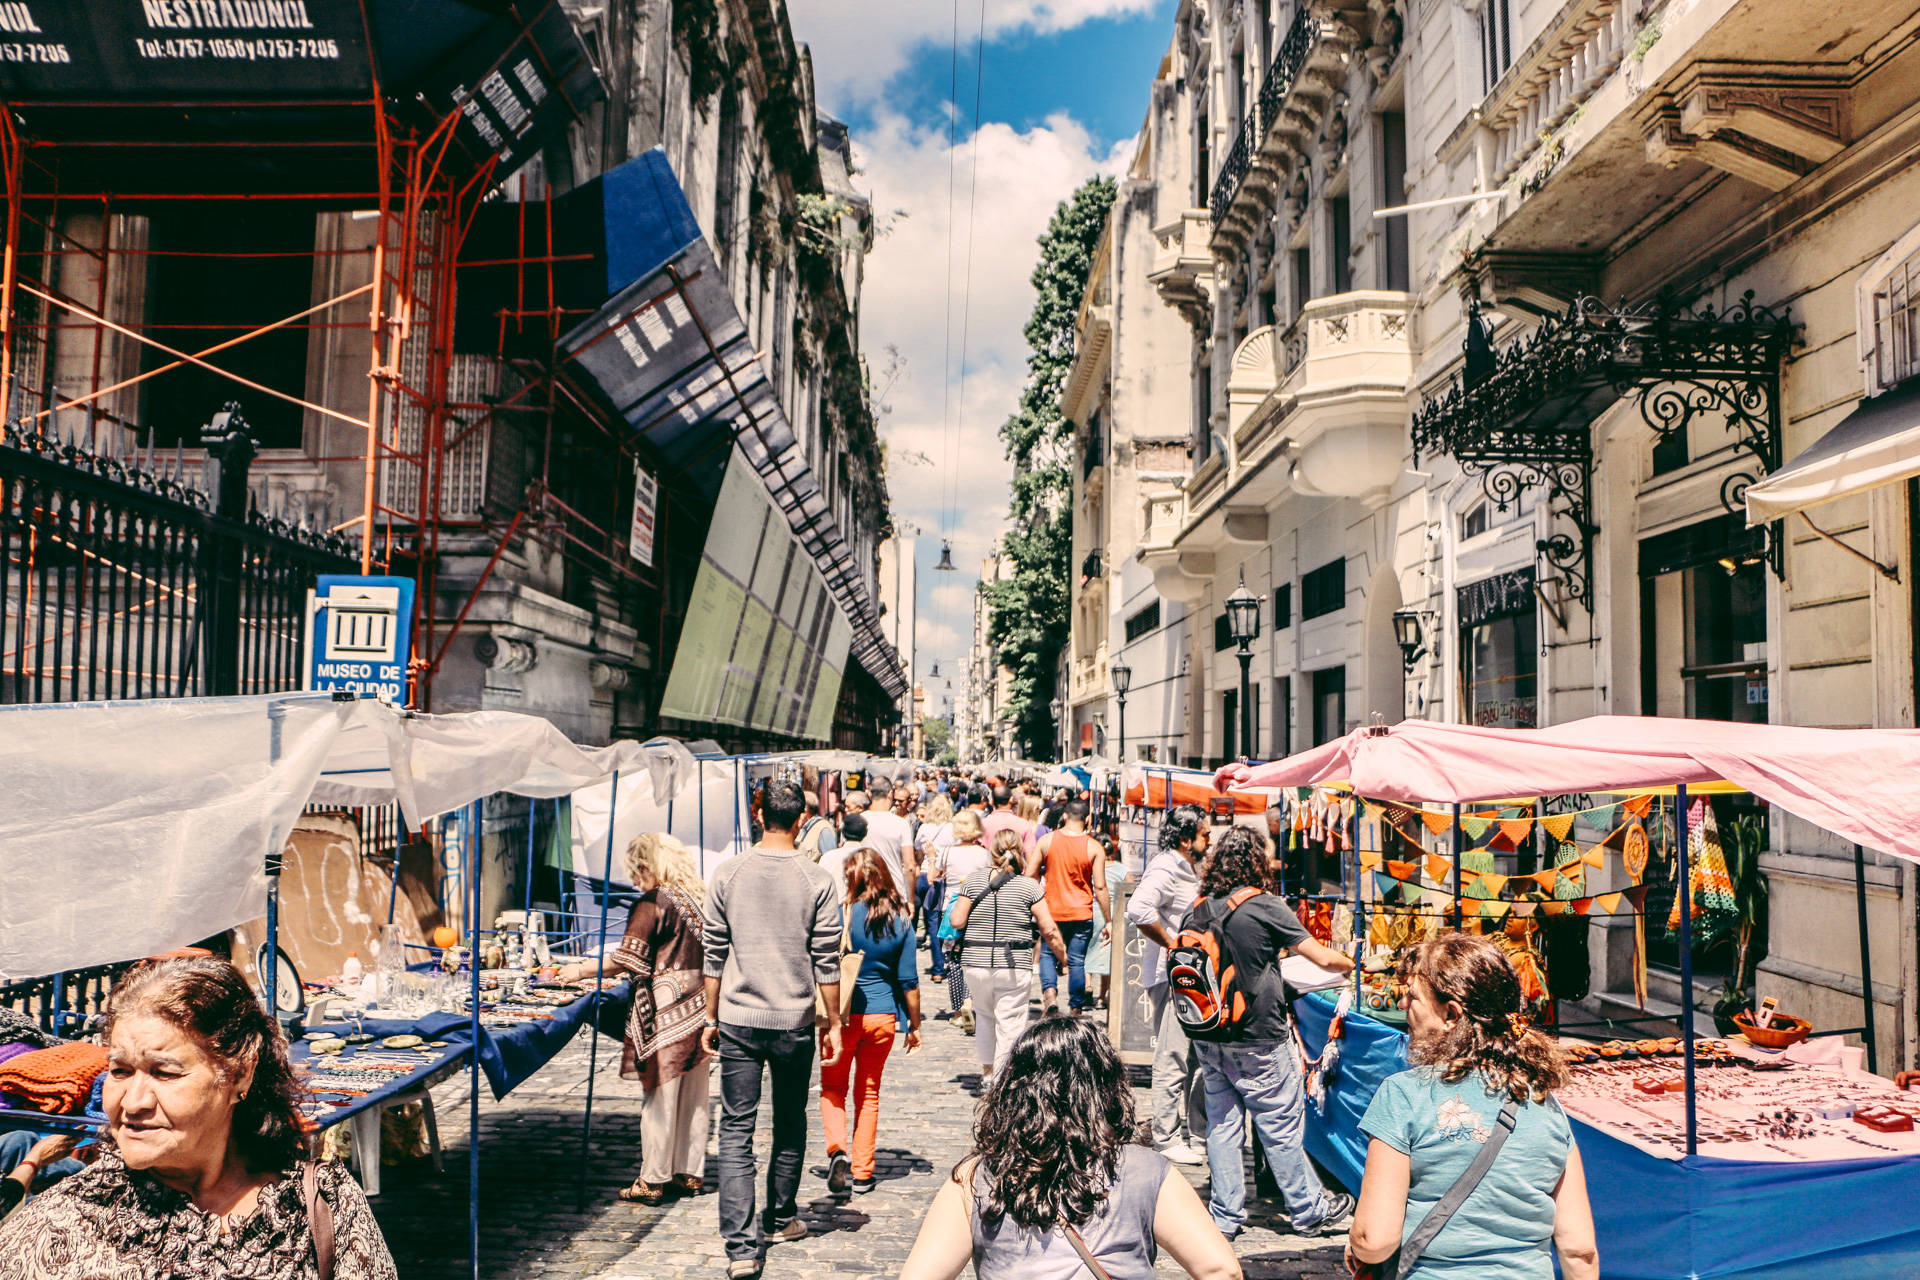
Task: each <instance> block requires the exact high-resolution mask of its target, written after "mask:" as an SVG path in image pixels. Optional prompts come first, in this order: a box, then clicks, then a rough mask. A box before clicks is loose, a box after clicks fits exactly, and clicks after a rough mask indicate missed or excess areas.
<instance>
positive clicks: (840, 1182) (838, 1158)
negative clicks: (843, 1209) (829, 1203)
mask: <svg viewBox="0 0 1920 1280" xmlns="http://www.w3.org/2000/svg"><path fill="white" fill-rule="evenodd" d="M852 1177H853V1161H852V1160H849V1159H848V1158H847V1153H846V1152H844V1151H835V1152H833V1153H832V1154H831V1155H829V1156H828V1157H827V1190H828V1191H829V1192H831V1193H832V1194H834V1195H836V1196H844V1195H845V1194H847V1182H848V1180H849V1179H851V1178H852Z"/></svg>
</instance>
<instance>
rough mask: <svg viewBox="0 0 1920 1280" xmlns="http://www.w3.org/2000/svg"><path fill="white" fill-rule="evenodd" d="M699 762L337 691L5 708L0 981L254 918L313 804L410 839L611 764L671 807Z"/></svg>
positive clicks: (606, 771) (144, 952)
mask: <svg viewBox="0 0 1920 1280" xmlns="http://www.w3.org/2000/svg"><path fill="white" fill-rule="evenodd" d="M693 766H694V759H693V756H692V755H691V754H690V753H689V752H688V751H687V749H686V747H684V746H682V745H681V744H679V743H677V742H669V741H666V740H660V739H657V740H655V741H653V742H646V743H636V742H621V743H616V744H614V745H613V746H610V747H580V746H577V745H575V744H574V743H572V742H570V741H568V740H567V738H566V736H565V735H564V734H562V733H561V732H560V731H559V730H558V729H556V728H554V726H553V725H552V724H551V723H549V722H548V721H545V720H542V719H539V718H538V717H535V716H525V715H515V714H512V713H507V712H474V713H469V714H466V715H450V716H426V715H413V714H410V713H408V712H405V711H402V710H400V709H398V708H395V707H393V706H391V705H389V704H387V703H383V702H377V701H372V700H362V701H358V702H335V701H333V700H332V699H331V698H330V697H329V696H328V695H326V694H310V693H309V694H266V695H260V696H256V697H241V698H192V699H181V700H157V699H156V700H153V701H140V702H112V703H66V704H59V705H51V706H43V705H31V706H7V707H0V795H4V796H5V800H4V803H0V974H4V975H5V976H7V977H10V978H22V977H32V976H35V975H38V974H44V973H57V972H60V971H62V970H66V969H80V968H86V967H88V966H91V965H99V964H112V963H115V962H118V961H122V960H130V959H135V958H138V957H140V956H148V955H154V954H156V953H158V952H161V951H167V950H171V949H172V948H174V947H179V946H185V945H187V944H189V943H192V942H195V941H197V940H199V939H201V938H206V937H210V936H211V935H213V934H216V933H219V932H220V931H221V930H223V929H227V928H230V927H232V926H233V925H235V924H238V923H240V922H242V921H245V920H251V919H254V918H256V917H258V916H259V915H260V914H261V913H262V912H264V911H265V910H266V905H267V876H266V871H265V865H266V857H267V852H268V851H269V850H272V849H279V848H281V847H283V846H284V845H285V844H286V840H287V836H288V833H289V832H291V831H292V829H293V825H294V822H295V820H296V819H297V818H298V817H299V815H300V811H301V809H302V808H303V807H305V806H306V805H307V804H308V803H309V802H310V801H312V802H318V803H324V804H344V805H351V804H362V805H373V804H385V803H389V802H393V801H398V803H399V804H400V807H401V810H402V813H403V814H404V816H405V818H406V821H407V823H408V825H409V826H410V827H418V826H419V824H420V823H421V822H422V821H424V820H425V819H427V818H430V817H433V816H435V815H437V814H441V813H447V812H450V811H452V810H455V809H458V808H459V807H460V806H462V805H465V804H469V803H471V802H472V801H474V800H478V799H480V798H481V797H482V796H486V795H491V794H493V793H494V792H498V791H509V792H513V793H515V794H517V795H525V796H541V797H547V796H560V795H566V794H568V793H570V792H573V791H576V790H577V789H579V788H581V787H585V786H591V785H592V784H594V783H598V782H604V781H605V780H606V779H607V778H608V777H609V776H610V775H611V773H612V772H613V770H614V769H615V768H618V769H620V770H621V772H622V788H621V789H622V791H623V792H625V791H627V790H628V787H627V785H626V779H627V778H629V777H630V778H632V780H633V785H632V793H633V794H634V795H635V796H636V797H643V796H653V795H658V796H659V797H660V798H661V802H662V803H664V802H665V799H666V797H668V796H670V795H673V794H675V793H676V792H677V791H678V790H679V789H680V788H681V787H682V786H683V785H688V784H690V780H691V778H692V777H693ZM622 807H623V809H624V807H625V806H624V805H623V806H622Z"/></svg>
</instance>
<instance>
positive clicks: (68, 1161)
mask: <svg viewBox="0 0 1920 1280" xmlns="http://www.w3.org/2000/svg"><path fill="white" fill-rule="evenodd" d="M46 1136H47V1135H46V1134H44V1133H30V1132H28V1131H27V1130H25V1129H7V1130H0V1178H4V1177H6V1176H7V1175H8V1174H10V1173H12V1172H13V1171H14V1170H15V1169H18V1168H19V1167H20V1162H21V1161H22V1160H25V1159H26V1158H27V1152H29V1151H31V1150H33V1147H34V1144H35V1143H37V1142H39V1141H40V1139H42V1138H44V1137H46ZM86 1167H87V1166H85V1165H84V1164H81V1163H80V1162H79V1161H78V1160H75V1159H74V1158H73V1157H72V1156H68V1157H66V1158H65V1159H63V1160H55V1161H54V1162H53V1163H52V1164H50V1165H48V1166H47V1167H46V1168H44V1169H42V1170H40V1172H39V1173H38V1174H37V1175H35V1179H34V1180H35V1181H36V1182H39V1183H40V1184H42V1185H43V1186H44V1185H46V1184H47V1183H49V1182H57V1181H59V1180H60V1179H61V1178H70V1177H72V1176H73V1175H74V1174H76V1173H78V1172H80V1171H81V1170H82V1169H84V1168H86Z"/></svg>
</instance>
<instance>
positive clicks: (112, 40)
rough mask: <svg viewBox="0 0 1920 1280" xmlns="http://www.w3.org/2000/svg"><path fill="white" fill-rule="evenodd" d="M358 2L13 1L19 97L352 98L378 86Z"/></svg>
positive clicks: (0, 17) (4, 24) (6, 80)
mask: <svg viewBox="0 0 1920 1280" xmlns="http://www.w3.org/2000/svg"><path fill="white" fill-rule="evenodd" d="M372 84H373V81H372V76H371V73H370V63H369V60H368V56H367V40H366V23H365V20H364V18H363V17H362V14H361V10H360V5H359V3H358V0H4V2H0V93H3V94H4V95H5V96H6V97H7V98H9V99H12V100H16V101H18V100H39V99H46V100H62V99H75V98H86V99H94V100H110V99H116V98H149V99H150V98H164V97H169V96H182V97H206V96H212V95H219V96H223V97H235V98H262V97H275V98H301V97H312V98H350V97H354V96H365V95H366V94H368V93H369V92H371V89H372Z"/></svg>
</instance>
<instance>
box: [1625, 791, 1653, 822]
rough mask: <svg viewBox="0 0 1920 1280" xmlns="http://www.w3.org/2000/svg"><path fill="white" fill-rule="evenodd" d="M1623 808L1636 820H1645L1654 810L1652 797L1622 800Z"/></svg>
mask: <svg viewBox="0 0 1920 1280" xmlns="http://www.w3.org/2000/svg"><path fill="white" fill-rule="evenodd" d="M1620 804H1621V807H1622V808H1624V809H1625V810H1626V811H1627V812H1628V813H1630V814H1632V815H1633V816H1634V817H1636V818H1644V817H1646V816H1647V814H1648V813H1649V812H1650V811H1651V810H1652V809H1653V797H1652V796H1635V797H1633V799H1631V800H1622V801H1621V802H1620Z"/></svg>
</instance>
